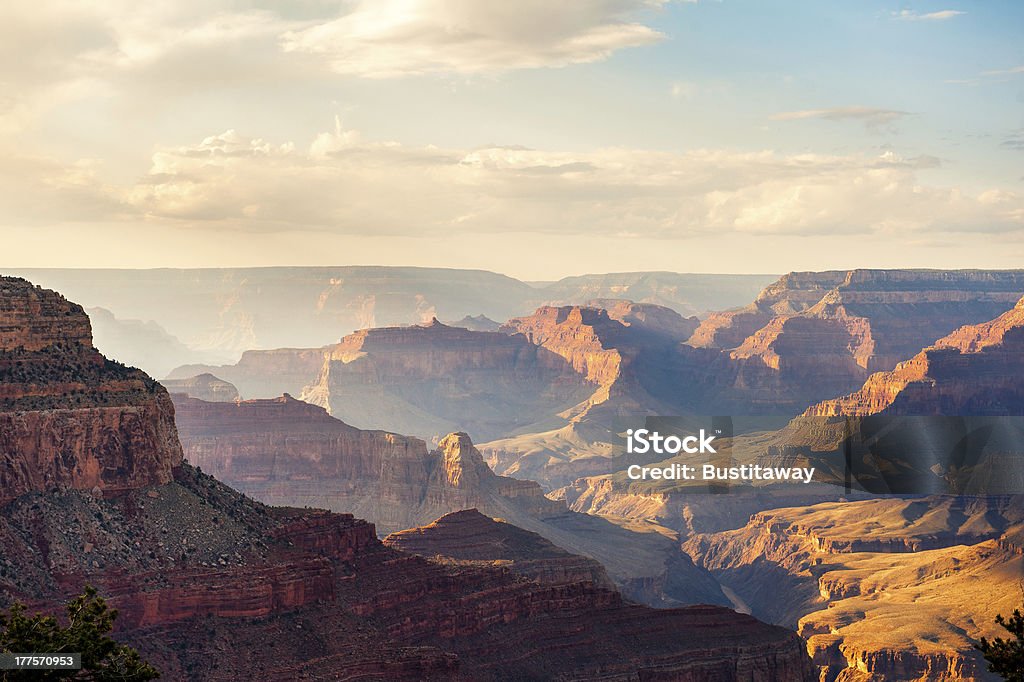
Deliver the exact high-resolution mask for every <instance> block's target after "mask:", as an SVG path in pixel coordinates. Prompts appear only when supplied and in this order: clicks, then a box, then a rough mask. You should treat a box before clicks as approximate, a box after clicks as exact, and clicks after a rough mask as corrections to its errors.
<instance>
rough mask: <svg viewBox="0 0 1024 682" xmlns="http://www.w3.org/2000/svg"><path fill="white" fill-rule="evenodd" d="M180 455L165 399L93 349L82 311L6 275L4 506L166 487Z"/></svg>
mask: <svg viewBox="0 0 1024 682" xmlns="http://www.w3.org/2000/svg"><path fill="white" fill-rule="evenodd" d="M181 456H182V455H181V448H180V446H179V445H178V441H177V438H176V437H175V432H174V408H173V406H172V404H171V401H170V399H169V398H168V396H167V393H166V392H165V391H164V390H163V389H162V388H161V387H160V386H159V384H157V383H156V382H154V381H153V380H152V379H150V378H149V377H147V376H146V375H145V374H143V373H142V372H139V371H138V370H135V369H129V368H127V367H124V366H123V365H119V364H117V363H115V362H111V361H109V360H107V359H106V358H104V357H103V356H102V355H100V353H99V352H98V351H96V349H95V348H93V347H92V334H91V331H90V327H89V318H88V317H87V316H86V314H85V311H84V310H83V309H82V308H81V306H78V305H76V304H74V303H69V302H68V301H67V300H65V299H64V298H63V297H62V296H60V295H59V294H57V293H55V292H52V291H47V290H45V289H40V288H38V287H34V286H32V285H31V284H30V283H29V282H27V281H25V280H21V279H14V278H0V503H3V502H6V501H8V500H11V499H13V498H15V497H17V496H19V495H23V494H25V493H28V492H32V491H41V490H48V489H51V488H76V489H80V490H92V491H94V492H95V493H96V494H107V495H110V494H117V493H121V492H124V491H127V490H132V489H135V488H140V487H143V486H148V485H159V484H161V483H166V482H167V481H169V480H170V478H171V470H172V468H173V467H174V466H176V465H177V464H178V463H180V461H181Z"/></svg>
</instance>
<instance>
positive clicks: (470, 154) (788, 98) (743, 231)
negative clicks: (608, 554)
mask: <svg viewBox="0 0 1024 682" xmlns="http://www.w3.org/2000/svg"><path fill="white" fill-rule="evenodd" d="M1022 33H1024V3H1019V2H1014V1H1011V0H1004V1H999V0H989V1H985V2H981V1H976V2H975V1H969V0H957V1H955V2H952V1H950V2H874V1H872V0H863V1H861V0H858V1H857V2H853V1H847V2H830V1H828V0H745V1H744V0H698V1H692V0H691V1H682V0H674V1H673V0H575V1H574V2H566V3H552V2H549V1H548V0H517V1H516V2H507V1H506V0H498V1H491V0H335V1H332V2H327V1H325V0H294V1H292V2H271V1H269V0H256V1H252V0H202V1H199V0H175V1H173V2H147V3H138V2H129V1H128V0H88V1H86V0H82V1H76V0H33V1H32V2H28V1H23V0H7V1H6V2H4V3H2V4H0V236H2V244H3V247H2V249H0V268H2V267H11V268H22V267H232V266H260V265H350V264H380V265H422V266H435V267H460V268H482V269H487V270H493V271H497V272H503V273H505V274H509V275H512V276H515V277H520V278H523V279H528V280H546V279H555V278H558V277H562V276H566V275H573V274H582V273H588V272H615V271H634V270H673V271H679V272H757V273H765V272H767V273H778V272H786V271H790V270H824V269H838V268H851V267H933V268H965V267H979V268H1010V267H1024V40H1022Z"/></svg>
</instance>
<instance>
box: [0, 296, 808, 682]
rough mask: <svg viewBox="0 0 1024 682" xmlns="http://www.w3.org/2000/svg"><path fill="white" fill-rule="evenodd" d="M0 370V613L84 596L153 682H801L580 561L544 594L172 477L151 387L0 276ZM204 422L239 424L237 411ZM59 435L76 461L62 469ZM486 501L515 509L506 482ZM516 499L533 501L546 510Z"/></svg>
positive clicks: (163, 398)
mask: <svg viewBox="0 0 1024 682" xmlns="http://www.w3.org/2000/svg"><path fill="white" fill-rule="evenodd" d="M0 363H2V364H0V366H2V367H3V370H4V372H6V374H5V375H4V382H3V384H0V385H2V386H3V389H4V394H3V402H2V404H0V418H2V419H3V420H4V422H3V423H2V426H0V433H3V434H5V438H7V436H6V434H8V433H10V432H11V426H10V425H11V424H22V423H24V424H27V425H29V426H30V428H31V431H30V433H31V434H34V435H35V438H34V439H31V438H29V439H25V438H17V439H8V440H6V441H5V443H4V448H3V452H4V453H5V457H4V459H3V460H0V479H2V480H3V481H5V486H4V488H3V490H4V491H5V493H7V495H8V496H7V497H5V499H4V500H3V501H2V507H0V547H2V551H0V604H8V603H10V602H11V601H12V600H15V599H17V600H22V601H25V602H27V603H28V604H29V605H30V608H32V609H44V610H48V611H55V610H57V609H58V608H59V604H60V603H61V602H62V601H63V600H65V599H67V598H68V597H70V596H71V595H73V594H76V593H78V592H79V591H80V590H81V588H82V586H83V585H84V584H86V583H88V584H92V585H95V586H96V587H97V588H98V589H99V590H100V591H101V593H103V594H105V595H108V596H109V598H110V602H111V604H112V605H113V606H115V607H116V608H117V609H118V610H119V613H120V617H119V619H118V629H117V632H116V635H117V637H118V638H119V639H121V640H123V641H126V642H128V643H130V644H131V645H132V646H134V647H136V648H138V649H139V650H140V651H141V653H142V654H143V656H145V657H146V658H147V659H148V660H150V661H151V662H152V663H154V664H155V665H156V666H157V667H158V668H159V669H160V670H161V672H162V673H163V675H164V676H165V677H166V678H168V679H194V680H215V679H224V678H225V676H230V677H232V678H234V677H250V678H256V679H266V680H291V679H298V678H308V679H337V678H339V677H345V678H374V677H376V678H386V679H394V680H418V679H445V680H449V679H450V680H487V679H508V678H510V677H511V678H516V679H542V678H543V679H570V678H571V679H577V680H583V679H595V680H596V679H637V678H640V679H652V680H656V679H666V680H667V679H673V680H683V681H693V682H696V681H697V680H707V679H720V680H723V681H733V680H736V681H737V682H739V681H743V682H754V681H755V680H756V681H759V682H762V681H763V682H774V681H777V682H786V681H791V680H811V679H812V677H813V672H812V668H811V662H810V659H809V658H808V657H807V655H806V652H805V651H804V650H803V647H802V645H801V642H800V640H799V639H798V638H797V637H796V635H795V634H794V633H793V632H792V631H789V630H786V629H784V628H780V627H776V626H770V625H765V624H763V623H761V622H759V621H757V620H756V619H754V618H752V617H750V616H746V615H742V614H737V613H735V612H733V611H731V610H728V609H723V608H720V607H715V606H695V607H687V608H670V609H660V610H652V609H650V608H647V607H644V606H639V605H636V604H632V603H628V602H626V601H624V600H623V599H622V597H621V596H620V595H619V594H618V593H617V592H615V591H613V590H610V589H608V587H607V585H606V584H603V580H601V579H600V574H599V573H598V572H597V570H596V567H595V566H594V565H593V564H591V563H589V562H586V561H584V562H582V563H581V564H578V566H580V567H584V566H589V567H590V569H589V570H588V572H587V573H586V574H585V575H584V574H583V573H581V572H579V570H578V569H574V570H575V571H577V572H576V573H572V572H570V571H568V570H565V571H563V572H562V575H561V576H560V577H558V578H557V579H553V580H552V579H549V578H550V577H551V576H550V572H548V573H544V572H542V573H543V575H541V576H537V577H535V578H531V577H528V576H527V575H525V574H523V573H517V572H515V571H514V570H512V569H510V568H508V567H505V566H501V565H497V566H490V565H488V566H485V565H467V564H464V563H460V562H457V561H452V560H447V559H444V558H443V557H442V558H441V559H437V560H431V559H428V558H426V557H422V556H417V555H415V554H410V553H406V552H403V551H401V550H398V549H394V548H391V547H388V546H386V545H384V544H383V543H381V542H380V540H378V538H377V533H376V531H375V529H374V526H373V525H372V524H370V523H367V522H365V521H362V520H359V519H356V518H354V517H353V516H352V515H350V514H338V513H333V512H329V511H320V510H311V509H296V508H279V507H278V508H275V507H268V506H266V505H264V504H262V503H260V502H257V501H254V500H252V499H250V498H248V497H245V496H243V495H241V494H240V493H238V492H236V491H235V490H233V489H232V488H229V487H228V486H226V485H224V484H223V483H221V482H219V481H217V480H216V479H214V478H213V477H211V476H210V475H208V474H206V473H202V472H201V471H200V470H199V469H198V468H197V467H195V466H193V465H192V464H190V463H189V462H188V461H183V459H182V448H181V447H180V445H179V443H178V439H177V435H176V433H175V428H174V423H173V417H174V409H173V406H172V404H171V401H170V400H171V399H170V397H169V396H168V394H167V392H166V391H165V389H163V388H162V387H161V386H160V385H159V384H157V383H156V382H154V381H153V380H152V379H150V378H149V377H147V376H146V375H145V374H143V373H142V372H139V371H138V370H134V369H129V368H126V367H124V366H122V365H119V364H117V363H113V362H112V361H109V360H106V359H105V358H103V357H102V356H101V355H99V353H97V352H96V351H95V349H94V348H93V347H92V346H91V330H90V327H89V322H88V318H87V317H86V315H85V313H84V311H83V310H82V309H81V307H79V306H77V305H76V304H71V303H68V302H67V301H66V300H64V299H63V298H61V297H60V296H59V295H57V294H55V293H53V292H51V291H46V290H43V289H39V288H36V287H33V286H32V285H31V284H29V283H28V282H26V281H24V280H16V279H11V278H3V279H0ZM176 400H179V401H185V402H193V403H197V402H200V401H198V399H195V398H188V397H186V396H183V395H181V394H178V397H177V398H176ZM269 402H271V403H274V404H273V405H271V407H272V409H280V410H294V409H296V408H299V409H304V410H311V411H312V410H315V411H316V415H317V416H318V417H319V418H321V419H323V418H329V417H326V413H325V412H324V411H323V410H321V409H320V408H317V407H315V406H310V405H304V404H299V405H295V404H293V403H296V402H297V401H294V400H291V399H289V398H287V397H285V398H282V399H281V400H280V401H276V402H275V401H269ZM206 405H208V406H212V409H225V408H233V409H236V410H239V412H240V413H243V414H247V415H248V413H246V412H245V411H244V408H243V407H242V405H243V403H237V402H212V403H206ZM98 410H105V412H98ZM249 417H251V415H248V416H246V418H249ZM242 421H244V419H243V420H242ZM74 422H77V425H76V424H74ZM337 428H339V429H341V430H342V431H345V430H346V429H347V430H348V431H346V432H347V433H349V434H350V435H351V431H352V430H351V427H345V428H343V429H342V428H341V427H337ZM69 430H70V431H69ZM62 432H63V433H74V434H81V436H80V437H81V438H83V439H85V440H84V441H83V442H84V443H85V445H86V446H85V447H83V448H80V449H79V448H77V446H75V447H73V448H72V449H71V450H66V449H65V448H64V446H63V442H65V441H57V440H54V436H55V435H56V434H60V433H62ZM356 435H357V436H358V434H356ZM386 436H387V435H386V434H385V437H384V438H383V441H384V442H386V441H387V437H386ZM320 437H321V438H322V437H323V436H322V435H321V436H320ZM361 437H363V438H366V439H368V440H370V441H373V443H375V444H377V445H381V442H380V441H381V439H378V438H375V437H374V435H364V436H361ZM108 442H109V443H116V444H117V446H118V447H117V448H113V447H108V446H106V445H104V444H105V443H108ZM417 442H419V443H422V442H420V441H417ZM368 444H369V443H368ZM405 445H406V446H408V447H409V448H413V447H414V446H413V441H411V440H407V441H405ZM394 447H395V448H397V449H399V450H400V449H401V448H402V447H403V445H402V443H400V442H399V441H397V440H395V445H394ZM416 449H418V446H416ZM371 454H372V453H371ZM390 454H396V453H395V452H393V451H392V452H391V453H390ZM397 454H401V453H400V452H399V453H397ZM436 456H437V458H438V461H437V464H438V465H439V466H438V468H437V470H436V472H435V474H436V478H437V480H438V481H439V483H440V482H441V481H442V480H443V485H445V486H447V487H449V488H451V489H452V490H454V491H459V490H466V489H470V488H472V486H473V485H476V484H477V483H478V481H476V478H477V477H481V476H483V473H484V470H486V467H485V466H483V468H482V469H481V468H480V467H481V466H482V464H483V463H482V460H481V459H480V456H479V453H478V452H475V449H474V448H473V446H472V444H471V443H470V442H469V440H468V438H467V437H465V435H464V434H452V435H451V436H449V437H447V438H445V439H443V441H442V444H441V448H440V449H439V451H437V452H436ZM94 460H98V461H94ZM364 462H365V460H364ZM354 465H355V466H359V465H360V462H358V461H357V462H355V463H354ZM469 465H472V466H469ZM491 476H492V477H494V475H493V474H491ZM494 478H495V479H497V477H494ZM8 482H11V483H12V484H13V485H12V486H11V487H9V486H8V485H7V483H8ZM492 483H493V484H494V485H496V486H498V487H499V488H500V487H502V486H508V490H507V491H506V492H508V494H509V495H510V496H511V498H512V499H514V498H515V497H516V495H517V491H518V490H519V489H520V488H521V487H522V486H523V485H524V484H522V482H514V481H508V482H503V481H500V480H498V481H492ZM13 486H18V487H13ZM525 487H526V488H527V489H529V490H527V491H526V492H525V493H524V496H525V497H536V498H537V499H536V500H534V501H533V502H532V503H533V504H538V505H551V504H554V503H553V502H551V501H550V500H547V501H544V498H543V497H542V496H539V495H533V494H532V492H530V490H532V489H530V488H529V486H528V485H526V486H525ZM478 521H479V520H478ZM513 533H516V532H515V531H513ZM517 537H520V538H521V537H522V535H521V534H518V535H517ZM534 542H536V541H534ZM513 550H514V551H518V552H523V551H525V550H524V547H523V546H522V545H517V546H516V547H513ZM537 551H539V552H540V553H541V554H544V555H546V556H547V558H552V557H551V556H550V555H552V554H554V555H556V556H557V557H558V558H560V559H565V558H566V557H565V555H564V554H562V551H558V550H556V549H552V547H551V546H549V545H541V548H540V549H539V550H537ZM563 551H564V550H563ZM626 551H628V550H626ZM562 566H563V567H566V566H567V565H566V564H564V563H563V564H562ZM544 575H547V577H544ZM577 578H582V579H579V580H578V579H577ZM599 583H600V584H599ZM509 642H515V643H516V646H515V647H514V648H513V647H509V646H507V643H509Z"/></svg>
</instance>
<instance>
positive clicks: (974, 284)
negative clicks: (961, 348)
mask: <svg viewBox="0 0 1024 682" xmlns="http://www.w3.org/2000/svg"><path fill="white" fill-rule="evenodd" d="M1022 294H1024V272H1022V271H980V270H955V271H942V270H850V271H845V272H844V271H833V272H820V273H807V272H801V273H791V274H789V275H786V276H784V277H782V278H781V279H779V281H778V282H776V283H775V284H773V285H771V286H769V287H767V288H766V289H765V290H764V291H763V292H761V295H760V296H758V298H757V300H756V301H755V302H754V303H752V304H750V305H748V306H746V307H745V308H740V309H737V310H733V311H729V312H724V313H716V314H713V315H711V316H709V317H708V319H706V320H705V321H704V322H703V323H702V324H701V326H700V327H699V328H698V329H697V331H696V332H694V334H693V336H692V337H691V338H690V340H689V342H688V343H689V344H690V345H692V346H695V347H698V348H721V349H724V350H727V351H729V354H730V357H732V358H733V359H734V360H737V361H738V362H739V367H738V372H739V375H738V377H737V382H739V383H740V384H741V385H743V386H744V387H745V388H746V389H747V390H748V391H751V392H757V391H759V390H760V391H765V390H767V391H769V392H770V393H774V394H775V395H776V396H777V399H780V400H782V401H784V402H788V403H790V404H792V405H793V406H794V407H799V405H800V403H803V406H804V407H806V406H807V405H808V404H811V403H814V402H817V401H819V400H822V399H824V398H826V397H829V396H830V395H837V394H843V393H848V392H849V391H851V390H853V389H854V388H856V387H857V386H859V385H860V384H861V383H863V381H864V380H865V379H866V378H867V376H868V375H869V374H870V373H872V372H876V371H884V370H891V369H892V368H893V367H895V366H896V364H897V363H898V362H901V361H904V360H908V359H909V358H911V357H912V356H914V355H915V354H916V353H917V352H918V351H920V349H922V348H924V347H926V346H928V345H930V344H932V343H934V342H935V340H936V339H939V338H941V337H943V336H945V335H946V334H949V333H950V332H952V331H953V330H954V329H956V328H958V327H960V326H961V325H965V324H974V323H979V322H982V321H985V320H990V319H992V318H993V317H996V316H997V315H999V314H1000V313H1002V312H1003V311H1005V310H1006V309H1007V308H1009V307H1012V305H1013V303H1014V302H1016V301H1017V300H1018V299H1019V298H1020V297H1021V295H1022ZM799 409H803V408H802V407H799Z"/></svg>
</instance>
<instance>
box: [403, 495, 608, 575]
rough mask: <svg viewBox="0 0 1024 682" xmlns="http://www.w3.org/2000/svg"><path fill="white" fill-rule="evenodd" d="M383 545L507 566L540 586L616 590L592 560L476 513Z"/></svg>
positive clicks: (449, 518) (439, 521) (449, 516)
mask: <svg viewBox="0 0 1024 682" xmlns="http://www.w3.org/2000/svg"><path fill="white" fill-rule="evenodd" d="M384 544H385V545H387V546H388V547H394V548H395V549H400V550H403V551H405V552H410V553H412V554H419V555H420V556H425V557H435V556H443V557H447V558H449V559H454V560H456V561H463V562H477V563H482V564H485V565H487V564H490V565H499V566H508V567H509V568H510V569H512V571H514V572H515V573H518V574H519V575H524V576H526V577H528V578H530V579H532V580H536V581H538V582H542V583H550V584H554V585H560V584H568V583H576V582H589V583H593V584H594V585H597V586H599V587H605V588H608V589H615V585H614V583H612V581H611V579H610V578H609V577H608V573H607V572H606V571H605V570H604V567H603V566H602V565H601V564H600V563H598V562H597V561H594V560H593V559H589V558H587V557H582V556H578V555H576V554H572V553H571V552H567V551H565V550H564V549H562V548H560V547H556V546H555V545H553V544H551V543H550V542H548V541H547V540H545V539H544V538H543V537H541V536H540V535H538V534H537V533H531V532H530V531H527V530H523V529H522V528H518V527H516V526H513V525H512V524H510V523H505V522H504V521H502V520H500V519H492V518H490V517H489V516H485V515H483V514H481V513H480V512H479V511H477V510H476V509H464V510H462V511H457V512H452V513H450V514H445V515H444V516H442V517H441V518H439V519H437V520H436V521H434V522H432V523H429V524H427V525H425V526H419V527H416V528H409V529H407V530H402V531H398V532H397V533H392V534H391V535H389V536H387V537H386V538H384Z"/></svg>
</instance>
